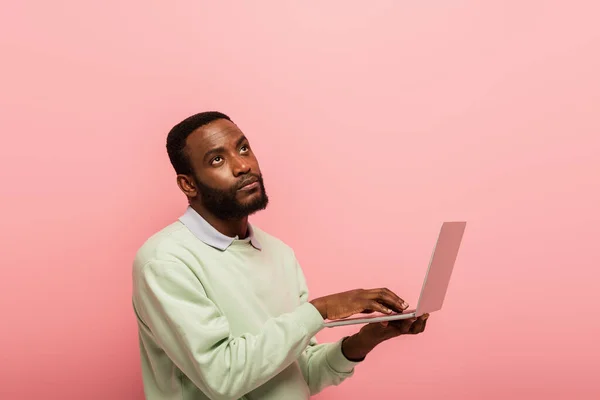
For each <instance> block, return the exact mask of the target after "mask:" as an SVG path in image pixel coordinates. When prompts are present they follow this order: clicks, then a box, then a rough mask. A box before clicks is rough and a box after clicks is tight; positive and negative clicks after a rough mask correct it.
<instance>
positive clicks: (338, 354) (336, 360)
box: [326, 339, 360, 374]
mask: <svg viewBox="0 0 600 400" xmlns="http://www.w3.org/2000/svg"><path fill="white" fill-rule="evenodd" d="M342 340H343V339H341V340H338V341H337V342H335V343H332V344H331V346H329V348H328V349H327V353H326V358H327V363H329V366H330V367H331V369H333V370H334V371H336V372H338V373H340V374H349V373H352V372H353V371H354V367H355V366H357V365H358V364H360V361H350V360H348V359H347V358H346V356H344V353H342Z"/></svg>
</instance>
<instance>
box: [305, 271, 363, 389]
mask: <svg viewBox="0 0 600 400" xmlns="http://www.w3.org/2000/svg"><path fill="white" fill-rule="evenodd" d="M296 265H297V277H298V285H299V288H300V292H299V299H300V307H302V306H303V305H306V304H310V303H308V296H309V291H308V287H307V284H306V279H305V276H304V273H303V272H302V268H301V267H300V265H299V264H298V262H297V261H296ZM342 340H343V338H342V339H340V340H338V341H336V342H333V343H322V344H319V343H318V341H317V339H316V338H315V337H312V338H311V339H310V342H309V345H308V347H307V348H306V349H305V350H304V351H303V352H302V354H301V356H300V357H299V359H298V363H299V365H300V368H301V370H302V374H303V375H304V379H305V380H306V383H307V384H308V387H309V388H310V394H311V396H312V395H315V394H317V393H319V392H321V391H322V390H323V389H325V388H327V387H328V386H337V385H339V384H341V383H342V382H343V381H345V380H346V379H348V378H350V377H351V376H352V375H354V367H355V366H356V365H358V364H360V362H354V361H350V360H348V359H347V358H346V357H345V356H344V354H343V353H342Z"/></svg>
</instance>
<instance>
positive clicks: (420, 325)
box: [410, 314, 429, 335]
mask: <svg viewBox="0 0 600 400" xmlns="http://www.w3.org/2000/svg"><path fill="white" fill-rule="evenodd" d="M428 317H429V315H426V314H425V315H422V316H420V317H419V318H417V320H416V321H415V322H413V324H412V325H411V327H410V333H411V334H413V335H417V334H419V333H422V332H423V331H424V330H425V325H426V323H427V318H428Z"/></svg>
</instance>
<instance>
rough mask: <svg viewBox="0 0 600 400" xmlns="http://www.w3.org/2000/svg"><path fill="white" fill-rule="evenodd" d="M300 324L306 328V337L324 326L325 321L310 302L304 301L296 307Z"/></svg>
mask: <svg viewBox="0 0 600 400" xmlns="http://www.w3.org/2000/svg"><path fill="white" fill-rule="evenodd" d="M296 314H297V315H298V317H299V318H298V320H299V322H300V324H301V325H302V326H303V327H304V329H306V332H307V333H308V337H309V338H312V337H313V336H315V335H316V334H317V333H319V331H321V330H322V329H323V328H324V327H325V321H324V320H323V317H322V316H321V313H320V312H319V310H317V309H316V307H315V306H313V305H312V304H311V303H308V302H307V303H304V304H302V305H301V306H300V307H298V308H297V309H296Z"/></svg>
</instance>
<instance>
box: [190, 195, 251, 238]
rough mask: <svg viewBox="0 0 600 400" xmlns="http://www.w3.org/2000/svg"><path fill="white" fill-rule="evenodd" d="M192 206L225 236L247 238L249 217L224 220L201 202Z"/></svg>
mask: <svg viewBox="0 0 600 400" xmlns="http://www.w3.org/2000/svg"><path fill="white" fill-rule="evenodd" d="M190 206H191V207H192V208H193V209H194V210H195V211H196V212H197V213H198V214H200V216H201V217H202V218H204V220H206V222H208V223H209V224H210V225H211V226H212V227H213V228H215V229H216V230H217V231H219V232H221V233H222V234H223V235H225V236H229V237H235V236H238V237H239V238H240V239H245V238H246V236H247V235H248V217H243V218H240V219H232V220H222V219H219V218H217V217H215V216H214V215H213V214H212V213H210V212H208V211H207V210H206V209H205V208H204V207H202V205H201V204H196V203H191V204H190Z"/></svg>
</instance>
